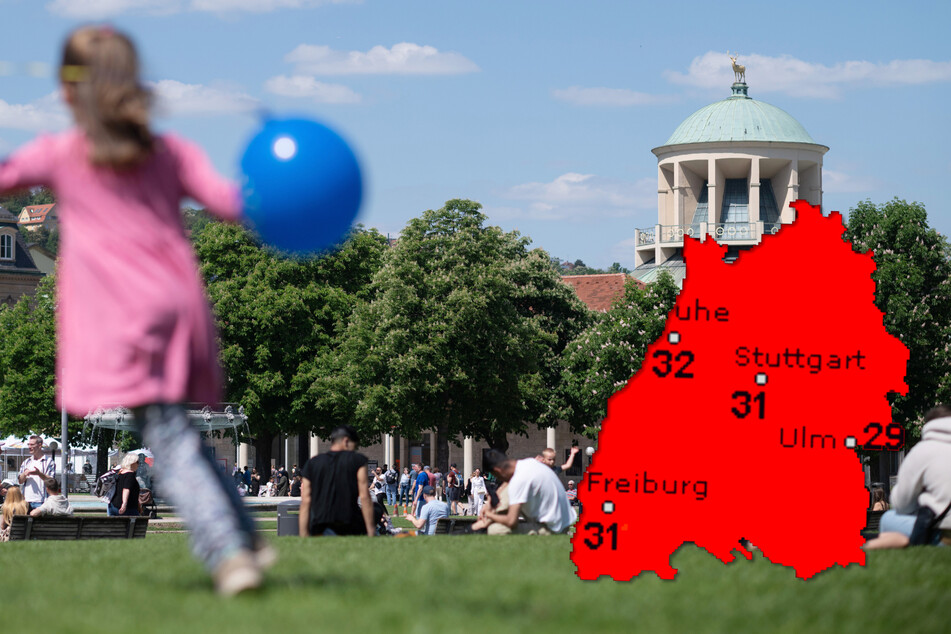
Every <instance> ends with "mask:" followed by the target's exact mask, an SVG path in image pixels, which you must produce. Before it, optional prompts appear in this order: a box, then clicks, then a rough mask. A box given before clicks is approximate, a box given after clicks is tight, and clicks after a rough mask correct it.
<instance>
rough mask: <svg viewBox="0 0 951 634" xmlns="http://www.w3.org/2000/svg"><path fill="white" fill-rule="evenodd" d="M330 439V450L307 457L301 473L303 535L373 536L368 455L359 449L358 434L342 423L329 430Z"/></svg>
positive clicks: (301, 528)
mask: <svg viewBox="0 0 951 634" xmlns="http://www.w3.org/2000/svg"><path fill="white" fill-rule="evenodd" d="M330 443H331V444H330V451H329V452H327V453H323V454H319V455H317V456H314V457H313V458H311V459H310V460H308V461H307V464H305V465H304V469H303V471H302V473H301V475H302V476H303V480H302V481H301V504H300V523H299V528H300V536H301V537H308V536H310V535H314V536H322V535H324V536H329V535H369V536H370V537H372V536H374V535H375V534H376V528H375V525H374V521H373V501H372V500H371V499H370V483H369V477H368V475H367V458H366V456H364V455H363V454H360V453H357V452H356V449H357V448H358V447H359V446H360V440H359V436H358V435H357V432H356V430H355V429H354V428H353V427H351V426H349V425H341V426H340V427H338V428H337V429H335V430H334V431H333V433H332V434H330ZM357 500H359V501H360V504H359V505H358V504H357Z"/></svg>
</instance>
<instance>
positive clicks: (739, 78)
mask: <svg viewBox="0 0 951 634" xmlns="http://www.w3.org/2000/svg"><path fill="white" fill-rule="evenodd" d="M726 54H727V55H729V57H730V61H731V62H733V79H734V80H735V81H736V82H743V83H746V66H741V65H740V64H737V63H736V58H737V57H739V56H740V54H739V53H737V54H736V55H730V51H727V52H726Z"/></svg>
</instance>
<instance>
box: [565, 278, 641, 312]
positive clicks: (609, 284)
mask: <svg viewBox="0 0 951 634" xmlns="http://www.w3.org/2000/svg"><path fill="white" fill-rule="evenodd" d="M629 279H632V278H631V276H630V275H627V274H626V273H602V274H600V275H562V276H561V281H563V282H565V283H566V284H568V285H569V286H573V287H574V289H575V293H577V294H578V298H579V299H581V301H583V302H584V303H585V304H586V305H587V306H588V308H590V309H591V310H597V311H599V312H602V313H603V312H605V311H606V310H608V309H609V308H611V304H613V303H614V300H616V299H617V298H618V297H620V296H621V295H622V294H624V284H625V282H627V280H629ZM634 282H635V283H636V284H638V285H639V286H640V287H641V288H643V287H644V283H643V282H641V281H640V280H634Z"/></svg>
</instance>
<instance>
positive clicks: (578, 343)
mask: <svg viewBox="0 0 951 634" xmlns="http://www.w3.org/2000/svg"><path fill="white" fill-rule="evenodd" d="M679 291H680V289H678V288H677V285H676V284H675V283H674V280H673V278H672V277H670V275H669V274H668V273H666V272H665V273H662V274H661V276H660V278H659V279H658V280H657V281H656V282H654V283H653V284H649V285H648V286H647V288H646V289H643V290H642V289H641V288H639V287H638V285H637V284H636V283H635V282H634V280H629V281H628V282H627V284H626V285H625V287H624V294H623V295H622V296H621V297H619V298H618V299H617V300H616V301H615V302H614V305H613V306H612V307H611V309H610V310H608V311H607V312H605V313H600V314H598V315H597V316H596V317H595V320H594V322H593V323H592V324H591V325H589V326H588V327H587V328H586V329H585V330H584V331H583V332H581V333H580V334H579V335H578V336H577V337H576V338H575V339H574V340H573V341H571V342H570V343H569V344H568V346H567V347H566V349H565V352H564V354H563V355H562V357H561V366H562V375H563V377H564V383H563V385H562V388H561V391H560V396H561V401H562V407H563V415H564V418H565V420H567V421H568V422H569V423H570V424H571V427H572V429H573V430H574V431H577V432H583V431H584V430H585V428H586V427H597V426H599V425H600V422H601V420H602V419H603V418H604V417H605V415H606V414H607V401H608V398H609V397H610V396H611V395H612V394H614V393H615V392H617V391H618V390H619V389H621V388H622V387H624V386H625V385H626V384H627V382H628V381H629V380H630V378H631V377H632V376H633V375H634V374H635V373H636V372H637V370H638V369H639V368H640V366H641V362H642V361H643V360H644V353H645V352H646V350H647V346H648V344H650V343H651V342H653V341H654V340H655V339H656V338H657V337H659V336H660V334H661V333H662V332H663V330H664V323H665V322H666V320H667V313H669V312H670V310H671V309H672V308H673V306H674V302H675V301H676V299H677V294H678V293H679Z"/></svg>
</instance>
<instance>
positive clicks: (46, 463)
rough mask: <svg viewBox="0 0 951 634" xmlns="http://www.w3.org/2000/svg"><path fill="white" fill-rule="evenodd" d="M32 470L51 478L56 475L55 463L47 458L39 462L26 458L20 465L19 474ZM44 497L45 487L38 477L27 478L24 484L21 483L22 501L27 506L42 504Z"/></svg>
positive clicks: (44, 457)
mask: <svg viewBox="0 0 951 634" xmlns="http://www.w3.org/2000/svg"><path fill="white" fill-rule="evenodd" d="M34 468H35V469H39V470H40V471H42V472H43V473H45V474H46V475H48V476H49V477H51V478H52V477H53V476H55V475H56V463H54V462H53V459H52V458H50V457H49V456H43V457H42V458H40V459H39V460H34V459H33V458H27V459H26V460H24V461H23V464H22V465H20V473H27V472H28V471H32V470H33V469H34ZM46 495H47V494H46V485H45V484H43V480H42V478H40V476H38V475H31V476H28V477H27V479H26V482H24V483H23V499H24V500H26V502H27V504H29V503H31V502H33V503H37V504H39V503H41V502H44V501H45V500H46Z"/></svg>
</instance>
